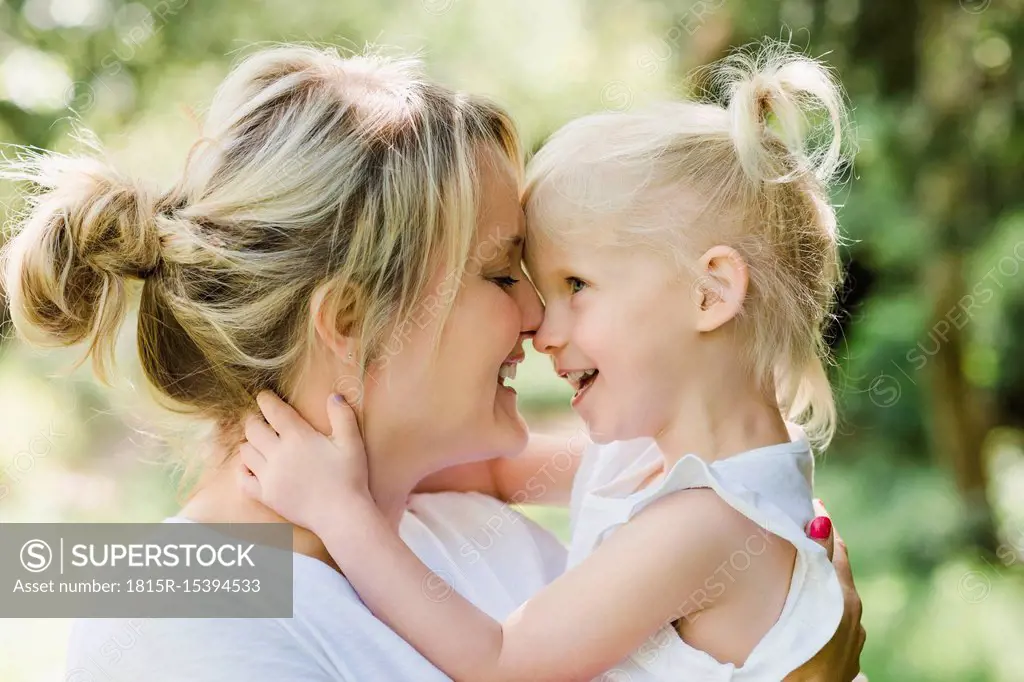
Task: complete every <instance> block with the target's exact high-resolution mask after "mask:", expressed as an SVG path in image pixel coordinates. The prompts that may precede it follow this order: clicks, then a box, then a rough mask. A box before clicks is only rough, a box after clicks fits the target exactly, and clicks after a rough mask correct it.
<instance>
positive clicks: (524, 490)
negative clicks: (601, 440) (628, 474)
mask: <svg viewBox="0 0 1024 682" xmlns="http://www.w3.org/2000/svg"><path fill="white" fill-rule="evenodd" d="M589 443H590V439H589V438H588V437H587V435H586V433H585V432H584V431H583V430H582V429H580V430H578V431H577V432H576V433H574V434H572V435H562V436H555V435H545V434H537V433H530V441H529V443H528V444H527V446H526V449H525V450H524V451H523V452H522V454H519V455H517V456H515V457H497V458H495V459H489V460H485V461H482V462H471V463H469V464H460V465H457V466H453V467H449V468H447V469H442V470H441V471H438V472H437V473H434V474H431V475H430V476H427V477H426V478H425V479H423V480H422V481H420V483H419V484H418V485H417V486H416V492H418V493H434V492H444V491H457V492H478V493H484V494H485V495H490V496H491V497H495V498H497V499H499V500H501V501H502V502H508V503H511V504H522V503H524V502H528V503H532V504H553V505H566V504H568V503H569V494H570V492H571V491H572V481H573V477H575V475H576V471H577V469H579V465H580V458H581V457H582V456H583V451H584V450H585V449H586V447H587V445H588V444H589Z"/></svg>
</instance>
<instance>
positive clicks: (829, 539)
mask: <svg viewBox="0 0 1024 682" xmlns="http://www.w3.org/2000/svg"><path fill="white" fill-rule="evenodd" d="M813 504H814V514H815V516H814V518H813V519H811V522H810V523H808V524H807V528H805V529H804V530H805V532H806V533H807V535H808V536H810V538H811V539H812V540H814V541H815V542H817V543H818V544H819V545H821V546H822V547H824V548H825V551H827V552H828V557H829V559H831V558H832V557H833V555H834V553H835V543H834V535H835V534H834V533H833V531H832V518H831V517H830V516H829V514H828V512H827V511H826V510H825V505H823V504H822V503H821V500H814V503H813Z"/></svg>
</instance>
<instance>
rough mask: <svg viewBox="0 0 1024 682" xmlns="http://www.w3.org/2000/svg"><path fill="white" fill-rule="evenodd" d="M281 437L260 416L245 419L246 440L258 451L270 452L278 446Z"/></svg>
mask: <svg viewBox="0 0 1024 682" xmlns="http://www.w3.org/2000/svg"><path fill="white" fill-rule="evenodd" d="M278 438H279V436H278V435H277V431H275V430H274V429H273V428H271V426H270V424H268V423H267V422H265V421H263V417H261V416H260V415H258V414H250V415H249V416H248V417H246V418H245V439H246V440H247V441H249V442H250V443H252V444H253V445H255V446H256V448H257V449H258V450H266V451H269V450H270V449H271V448H273V447H274V446H276V445H277V442H278Z"/></svg>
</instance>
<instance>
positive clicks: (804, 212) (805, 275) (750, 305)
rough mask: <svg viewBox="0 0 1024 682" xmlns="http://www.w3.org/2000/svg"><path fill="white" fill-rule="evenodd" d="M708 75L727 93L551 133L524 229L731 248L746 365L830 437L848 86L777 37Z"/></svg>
mask: <svg viewBox="0 0 1024 682" xmlns="http://www.w3.org/2000/svg"><path fill="white" fill-rule="evenodd" d="M706 75H708V76H709V83H710V85H711V88H710V90H711V92H713V93H719V94H720V96H721V97H722V98H723V100H724V104H719V103H716V102H714V101H709V100H707V99H705V100H704V101H686V102H675V103H668V104H661V105H657V106H652V107H650V108H648V109H645V110H643V111H638V112H606V113H599V114H594V115H591V116H585V117H583V118H580V119H577V120H574V121H572V122H570V123H568V124H567V125H566V126H564V127H563V128H561V129H560V130H559V131H558V132H556V133H555V134H554V135H553V136H552V137H551V139H550V140H549V141H548V142H547V143H546V144H545V145H544V146H543V147H542V148H541V150H540V151H539V152H538V153H537V155H536V156H535V157H534V158H533V159H532V160H531V161H530V163H529V165H528V168H527V179H526V192H525V197H524V201H525V205H526V210H527V216H528V219H529V226H530V231H531V232H537V231H539V234H542V235H544V236H545V237H546V238H549V239H552V240H555V241H556V242H561V243H566V242H571V241H572V240H576V239H578V238H580V237H582V238H583V239H585V240H586V243H588V244H605V245H627V246H629V245H634V244H638V243H640V244H644V245H647V246H649V247H652V248H654V249H655V250H658V251H660V252H662V253H669V254H672V255H673V256H674V257H676V258H677V259H678V263H679V265H680V266H682V267H687V264H689V263H692V262H693V261H694V260H695V259H696V258H698V257H699V256H700V255H701V254H702V253H704V252H705V251H706V250H707V249H708V248H710V247H711V246H714V245H716V244H726V245H729V246H732V247H734V248H735V249H736V250H737V251H738V252H739V253H740V254H741V255H742V257H743V259H744V260H745V262H746V264H747V267H748V272H749V277H750V283H749V288H748V292H747V298H746V300H745V301H744V305H743V311H742V313H741V315H740V317H739V319H738V320H737V324H738V325H741V326H742V330H740V329H737V338H741V339H744V340H745V342H746V352H747V357H746V358H745V359H746V360H748V361H749V368H750V371H751V372H752V373H753V375H754V376H755V377H757V378H758V380H759V381H761V382H762V384H763V386H764V388H765V389H766V390H772V391H774V393H775V394H776V396H777V399H778V401H779V405H780V407H781V408H782V409H783V411H784V414H785V415H786V417H787V418H789V419H792V420H793V421H796V422H798V423H801V424H802V425H803V426H804V428H805V430H806V431H807V433H808V435H809V436H810V437H811V438H812V439H814V441H815V442H816V444H818V445H824V444H827V442H828V440H829V439H830V438H831V435H832V433H833V431H834V428H835V426H834V425H835V404H834V400H833V397H832V391H831V387H830V386H829V382H828V378H827V374H826V371H825V364H826V363H827V361H828V346H827V343H826V342H825V339H824V336H823V331H824V326H825V325H826V323H827V322H828V320H829V319H830V318H831V314H832V306H833V304H834V299H835V292H836V288H837V286H838V285H839V283H840V281H841V268H840V265H841V264H840V259H839V249H838V247H839V236H838V232H837V226H836V216H835V211H834V209H833V207H832V205H831V203H830V201H829V185H830V183H832V182H833V181H834V180H835V179H837V176H838V174H839V172H840V170H841V169H842V168H843V164H844V163H845V158H844V157H845V155H846V152H847V151H848V149H849V147H848V144H847V142H848V137H847V135H846V132H847V129H848V119H847V113H846V107H845V102H844V98H843V95H842V91H841V89H840V88H839V86H838V85H837V83H836V81H835V80H834V79H833V78H832V76H831V74H830V72H829V71H828V70H827V69H826V68H825V67H824V66H823V65H822V64H820V63H819V62H817V61H815V60H813V59H810V58H807V57H805V56H802V55H800V54H796V53H794V52H792V51H790V50H789V49H788V47H787V46H786V45H782V44H779V43H774V42H773V43H766V44H765V45H763V46H762V47H761V48H760V49H758V50H751V49H746V50H740V51H737V52H736V53H734V54H733V55H731V56H729V57H727V58H726V59H724V60H722V61H721V62H718V63H716V64H714V65H712V66H711V67H709V68H708V71H707V72H706ZM692 274H693V275H695V276H696V275H697V274H698V273H692Z"/></svg>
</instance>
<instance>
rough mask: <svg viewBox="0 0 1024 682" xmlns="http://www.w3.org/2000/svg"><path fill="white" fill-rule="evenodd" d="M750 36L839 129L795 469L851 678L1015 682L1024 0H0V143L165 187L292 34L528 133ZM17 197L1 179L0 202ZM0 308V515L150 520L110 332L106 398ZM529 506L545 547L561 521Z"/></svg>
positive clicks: (152, 502)
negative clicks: (819, 519) (836, 603)
mask: <svg viewBox="0 0 1024 682" xmlns="http://www.w3.org/2000/svg"><path fill="white" fill-rule="evenodd" d="M766 35H767V36H771V37H775V38H780V39H783V40H791V41H792V42H793V43H794V44H795V45H797V46H799V47H801V48H803V49H805V50H806V51H807V52H808V53H810V54H812V55H814V56H823V57H824V58H825V59H826V60H827V61H828V62H829V63H830V64H832V65H833V66H834V67H835V68H836V70H837V72H838V74H839V75H840V77H841V79H842V81H843V83H844V85H845V87H846V89H847V91H848V95H849V99H850V102H851V104H852V106H853V108H854V111H853V116H854V119H855V122H856V125H857V138H858V141H859V153H858V155H857V157H856V161H855V163H854V164H853V166H852V167H851V168H850V169H849V171H850V172H849V176H850V181H849V182H848V183H846V184H845V185H844V186H843V187H842V189H841V190H840V192H839V193H838V194H837V196H836V197H835V201H836V203H837V204H840V205H842V208H841V210H840V220H841V225H842V228H843V230H844V232H845V234H846V235H847V237H848V240H847V241H848V244H847V246H846V247H845V259H846V261H847V264H848V270H849V276H848V278H847V282H846V286H845V288H844V291H843V295H842V309H841V311H840V315H839V319H838V321H837V323H836V324H835V325H834V327H833V329H832V330H831V333H830V337H831V340H832V345H833V348H834V351H835V355H836V358H837V367H836V371H835V376H834V380H835V381H834V383H835V386H836V389H837V392H838V395H839V398H840V409H841V412H840V414H841V417H842V425H841V428H840V434H839V435H838V437H837V439H836V441H835V443H834V445H833V447H832V448H831V449H830V451H829V452H827V453H825V454H824V455H823V456H822V457H821V459H820V461H819V467H818V476H817V483H818V492H819V495H820V496H821V497H822V498H824V500H825V501H826V502H827V504H828V507H829V509H830V511H831V513H832V514H833V517H834V518H835V520H836V523H837V525H838V527H839V529H840V531H841V533H842V534H843V535H844V537H845V539H846V540H847V542H848V543H849V546H850V551H851V559H852V562H853V565H854V569H855V573H856V578H857V584H858V587H859V589H860V592H861V594H862V596H863V599H864V603H865V611H864V623H865V626H866V627H867V631H868V641H867V647H866V649H865V653H864V657H863V667H864V670H865V671H866V672H867V673H868V674H869V676H870V678H871V680H872V682H893V681H899V682H905V681H908V680H909V681H916V680H929V681H950V682H952V681H956V682H975V681H977V682H981V681H983V680H984V681H992V682H1020V681H1021V680H1024V568H1022V565H1024V431H1022V428H1024V362H1022V359H1024V276H1022V275H1021V274H1020V271H1021V268H1022V262H1024V203H1022V196H1024V192H1022V188H1024V116H1022V113H1024V112H1022V110H1024V0H960V1H959V2H957V0H943V1H942V2H936V1H929V0H901V1H899V2H884V1H882V0H860V1H858V0H784V1H783V2H769V1H766V0H761V1H756V2H755V1H753V0H749V1H741V0H708V1H706V2H689V1H688V0H677V1H673V2H668V1H658V0H621V1H619V2H610V1H607V0H601V1H592V2H584V1H583V0H558V1H557V2H552V1H551V0H548V1H542V0H519V1H518V2H515V3H512V2H507V3H502V2H494V1H493V0H492V1H485V0H418V1H417V0H409V1H399V0H379V1H378V2H369V0H362V1H360V2H355V1H353V2H345V3H341V2H297V1H296V0H264V1H263V2H258V3H253V2H250V1H245V0H216V1H214V0H164V1H161V2H154V1H152V0H146V1H145V2H135V3H125V2H122V1H121V0H24V1H22V0H0V141H2V142H4V143H8V144H9V143H15V144H28V145H36V146H39V147H45V148H52V149H59V150H68V149H70V148H71V147H72V143H71V142H70V140H69V137H68V133H69V132H72V131H73V130H75V129H76V128H78V127H81V126H84V127H85V128H88V129H90V130H93V131H95V132H96V133H97V134H98V135H99V137H100V138H101V139H102V140H103V142H104V144H105V146H106V148H107V151H108V152H109V154H110V155H111V156H112V157H113V158H115V159H116V160H117V161H118V162H120V163H122V164H124V165H126V166H127V167H128V168H130V169H132V170H134V171H135V172H136V173H137V174H139V175H140V176H142V177H145V178H148V179H150V180H151V181H152V182H154V183H168V182H170V181H171V180H172V178H174V177H175V174H176V173H177V172H178V170H179V168H180V167H181V164H182V162H183V160H184V158H185V154H186V153H187V151H188V149H189V147H190V145H191V144H192V142H193V141H194V139H195V138H196V136H197V132H198V121H199V119H200V117H201V115H202V111H203V108H204V106H205V105H206V104H207V103H208V102H209V100H210V97H211V95H212V92H213V90H214V88H215V86H216V85H217V83H218V82H219V81H220V79H221V78H222V77H223V76H224V75H225V73H226V72H227V70H228V68H229V66H230V64H231V63H232V62H233V61H234V60H236V59H237V58H238V57H239V56H240V55H241V54H245V53H246V52H248V51H249V50H251V49H253V48H254V46H258V45H260V44H264V45H265V44H269V43H275V42H291V41H302V42H315V43H330V44H337V45H340V46H342V47H344V48H351V49H356V50H358V49H360V48H362V46H363V45H364V44H366V43H367V42H369V43H374V44H377V45H383V46H387V47H393V48H395V49H396V50H399V51H403V52H409V51H415V52H418V53H419V54H421V55H422V57H423V58H424V60H425V61H426V62H427V64H428V67H429V71H430V73H431V75H432V76H433V77H435V78H437V79H439V80H441V81H444V82H446V83H448V84H450V85H453V86H455V87H458V88H460V89H466V90H471V91H474V92H478V93H483V94H487V95H490V96H492V97H493V98H494V99H496V100H498V101H499V102H501V103H502V104H504V105H505V106H507V107H508V108H509V109H510V110H511V111H512V113H513V114H514V116H515V118H516V120H517V121H518V122H519V124H520V126H521V131H522V135H523V139H524V141H525V144H526V145H527V146H528V148H530V149H536V148H537V147H538V146H539V145H540V144H541V143H542V141H543V140H544V138H545V136H547V135H548V134H550V133H551V132H552V131H553V130H554V129H555V128H557V127H558V126H559V125H561V124H562V123H564V122H566V121H568V120H570V119H571V118H573V117H576V116H579V115H582V114H586V113H589V112H593V111H596V110H600V109H617V110H622V109H626V108H630V107H637V106H641V105H643V104H644V103H645V102H650V101H653V100H658V99H664V98H668V97H674V96H678V95H680V94H682V93H683V85H682V84H683V76H684V75H685V74H686V73H688V72H689V71H691V70H692V69H693V68H694V67H696V66H699V65H700V64H704V63H707V62H709V61H712V60H714V59H716V58H718V57H720V56H722V55H723V54H724V53H726V52H727V51H728V50H729V48H730V46H734V45H739V44H743V43H746V42H749V41H750V40H753V39H757V38H760V37H762V36H766ZM10 151H11V150H10V149H9V148H8V149H7V150H6V152H7V153H10ZM18 205H19V201H18V199H17V196H16V191H15V188H14V187H9V186H3V187H0V211H2V212H3V213H4V214H9V213H10V211H11V210H14V209H16V208H17V207H18ZM5 217H6V215H5ZM0 312H2V317H0V324H3V325H4V329H3V332H4V334H3V336H4V337H5V339H6V341H5V342H4V343H3V346H2V347H0V353H2V356H0V433H2V434H3V435H2V437H0V520H2V521H59V520H75V521H84V520H103V521H115V520H130V521H143V520H158V519H161V518H163V517H164V516H166V515H169V514H172V513H174V512H175V510H176V505H177V501H176V484H175V480H174V478H173V476H171V475H170V472H169V470H168V468H167V466H166V464H164V463H163V462H165V461H166V460H167V457H168V456H171V457H173V456H174V454H175V453H174V445H173V440H172V441H168V440H167V439H166V438H165V437H164V436H165V435H166V430H167V429H161V428H158V427H159V426H161V425H162V426H166V425H167V424H166V422H164V421H163V419H164V418H163V417H159V418H156V419H154V415H153V414H147V413H146V411H145V410H143V409H141V408H140V406H141V405H143V404H145V401H144V400H143V398H144V396H145V389H144V387H143V386H142V383H141V381H140V378H139V373H138V369H137V367H136V366H135V365H134V364H132V362H131V358H132V351H133V339H131V338H130V336H131V334H130V333H129V334H126V335H125V336H126V338H125V340H124V346H123V348H122V351H123V356H124V357H125V358H126V361H125V362H124V363H122V365H121V366H120V369H121V376H120V377H119V380H118V382H117V386H116V387H115V390H107V389H105V388H103V387H101V386H98V385H97V384H96V383H95V382H94V381H93V380H92V379H91V377H90V374H89V372H88V368H84V369H80V370H77V371H74V372H71V373H69V372H68V371H67V368H68V367H69V366H70V365H71V363H72V361H73V360H74V359H75V358H76V357H77V355H76V353H74V352H64V351H62V352H56V353H46V354H43V353H39V352H36V351H32V350H30V349H27V348H25V347H23V346H21V345H20V344H19V343H18V342H16V341H14V340H13V339H12V338H10V337H11V330H10V328H9V325H8V318H7V314H6V305H3V306H0ZM128 326H129V327H131V325H128ZM515 385H516V386H517V388H518V389H519V391H520V395H521V404H522V406H523V409H524V411H525V412H526V413H527V415H528V417H529V419H530V420H531V424H532V425H534V426H535V427H536V428H538V429H545V428H550V429H562V428H573V422H572V416H571V414H570V413H568V412H567V404H568V395H569V392H568V390H567V388H566V387H565V386H563V385H562V384H561V383H559V382H558V381H557V380H556V379H555V377H554V375H553V374H552V373H551V371H550V369H549V366H548V363H547V362H546V361H545V360H544V359H542V358H540V357H538V356H536V355H533V354H531V356H530V358H529V360H528V362H527V364H526V366H525V368H524V369H523V370H521V372H520V378H518V379H516V381H515ZM176 428H179V429H180V428H182V427H180V426H178V427H176ZM531 513H534V514H535V515H536V516H537V517H538V518H540V519H541V520H542V521H543V522H544V523H547V524H550V525H551V526H552V527H553V528H555V529H556V531H557V532H559V533H560V534H562V536H563V537H564V534H565V517H564V512H562V511H560V510H550V509H536V510H532V512H531ZM0 599H2V596H0ZM67 632H68V621H60V620H43V619H39V620H0V682H29V681H31V682H35V681H37V680H58V679H60V678H61V670H62V664H63V655H64V647H65V638H66V636H67Z"/></svg>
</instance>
